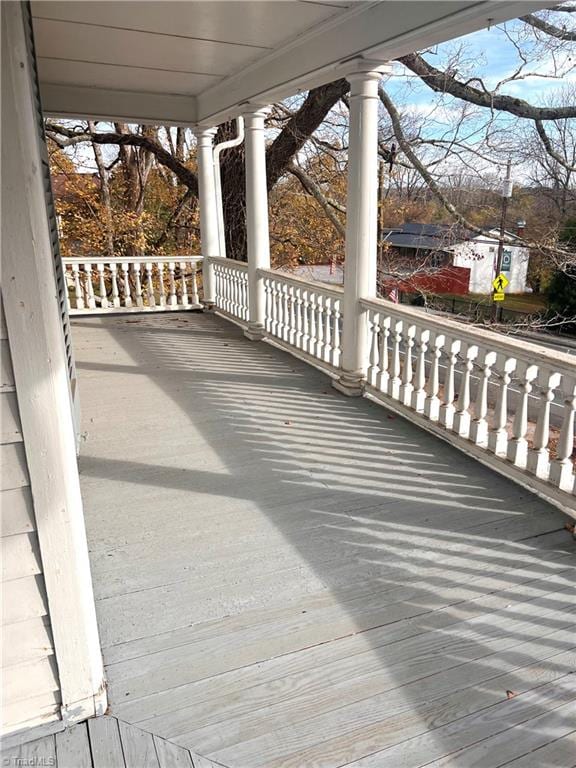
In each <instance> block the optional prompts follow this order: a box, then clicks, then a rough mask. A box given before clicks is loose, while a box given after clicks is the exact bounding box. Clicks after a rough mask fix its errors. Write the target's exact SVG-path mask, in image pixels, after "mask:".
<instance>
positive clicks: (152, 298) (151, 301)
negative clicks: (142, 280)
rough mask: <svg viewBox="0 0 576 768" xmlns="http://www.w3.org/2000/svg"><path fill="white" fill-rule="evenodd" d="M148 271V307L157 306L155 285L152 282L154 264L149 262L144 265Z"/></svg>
mask: <svg viewBox="0 0 576 768" xmlns="http://www.w3.org/2000/svg"><path fill="white" fill-rule="evenodd" d="M144 269H145V270H146V296H147V297H148V306H149V307H155V306H156V298H155V296H154V283H153V282H152V262H151V261H147V262H146V263H145V265H144Z"/></svg>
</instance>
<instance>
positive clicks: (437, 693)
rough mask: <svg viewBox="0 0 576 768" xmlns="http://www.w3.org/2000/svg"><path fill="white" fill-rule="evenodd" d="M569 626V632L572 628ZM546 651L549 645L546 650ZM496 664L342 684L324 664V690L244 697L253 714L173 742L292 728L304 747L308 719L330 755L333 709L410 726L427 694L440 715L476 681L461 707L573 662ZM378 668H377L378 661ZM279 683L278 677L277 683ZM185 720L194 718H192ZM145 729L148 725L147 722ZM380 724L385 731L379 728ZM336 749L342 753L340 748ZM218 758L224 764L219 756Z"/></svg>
mask: <svg viewBox="0 0 576 768" xmlns="http://www.w3.org/2000/svg"><path fill="white" fill-rule="evenodd" d="M570 631H574V628H571V629H570ZM564 638H565V639H567V633H566V632H564ZM550 652H551V649H550V650H549V651H548V653H550ZM494 661H495V662H496V665H495V666H493V660H492V659H491V658H487V659H486V658H484V659H482V661H481V662H480V663H478V662H477V663H468V664H464V665H461V666H456V667H451V668H450V669H448V670H447V671H443V672H441V673H436V674H432V675H430V676H425V677H422V678H421V679H417V680H413V681H405V679H404V678H403V675H402V670H401V669H399V668H397V667H392V669H386V668H381V669H380V670H379V671H375V672H373V673H370V672H369V671H368V670H363V669H357V670H354V669H352V670H351V671H350V673H349V677H348V678H346V679H344V680H342V681H340V680H339V679H338V678H336V679H334V678H333V677H332V675H331V672H330V670H329V669H326V670H325V672H326V675H327V678H328V680H333V681H334V682H333V685H332V686H330V687H322V686H321V685H319V684H318V683H317V678H316V677H315V676H310V678H311V679H310V682H309V685H308V687H307V689H305V691H304V693H303V694H301V695H299V696H296V697H287V698H286V699H284V700H282V699H281V698H280V697H279V696H278V695H276V696H274V700H272V699H271V700H270V703H269V704H268V706H265V705H264V706H262V707H259V706H258V703H257V702H255V701H253V699H252V697H251V696H249V695H248V696H246V699H247V700H248V701H250V702H251V703H252V706H253V709H252V711H251V712H249V713H246V714H244V715H239V716H238V715H237V716H235V717H234V718H233V722H232V721H231V720H225V719H224V717H222V719H221V720H220V721H218V722H213V723H212V724H211V725H209V726H206V727H204V728H201V727H196V726H195V725H194V726H193V729H192V730H191V731H190V732H188V733H182V734H177V735H175V736H174V738H175V739H176V741H178V742H179V743H183V744H194V746H195V747H196V748H197V749H199V750H200V751H201V752H204V753H206V754H211V753H213V752H215V751H216V750H222V749H223V748H224V747H227V748H228V754H229V753H230V751H231V750H230V748H231V747H233V746H234V745H235V744H236V743H238V742H240V741H248V740H250V739H256V738H260V737H263V738H264V739H266V738H267V737H268V736H269V735H270V734H276V735H277V738H278V741H280V740H281V734H287V733H288V726H290V727H291V728H292V729H294V732H295V733H297V734H298V738H299V739H300V741H301V743H302V744H303V745H304V744H305V741H306V739H308V738H312V740H314V738H317V736H314V734H311V730H310V729H309V728H308V726H307V723H306V721H307V720H308V719H309V720H311V724H312V727H314V725H315V726H317V731H316V733H317V734H318V733H322V734H323V738H322V741H325V742H327V743H326V748H327V750H328V751H330V753H332V754H333V753H334V752H335V748H334V747H331V745H330V743H329V742H330V741H331V739H335V741H336V743H338V742H339V741H340V734H339V728H338V727H336V723H337V722H338V721H339V714H342V713H345V714H346V717H347V720H348V722H350V723H352V724H354V723H355V724H360V723H361V724H363V725H364V724H366V725H368V719H369V717H370V716H369V714H368V715H367V714H366V713H365V712H364V705H363V703H362V702H366V704H367V705H369V706H371V707H372V708H373V712H374V713H375V714H374V717H375V719H376V720H377V721H378V722H379V721H380V718H381V714H380V713H382V712H384V711H385V712H386V713H387V715H388V714H390V715H392V714H394V715H396V714H398V713H400V712H406V713H407V723H406V726H407V727H408V719H409V715H410V713H411V712H412V711H414V712H417V713H418V714H419V715H421V716H422V717H424V715H425V710H426V706H425V705H426V703H427V702H428V701H432V700H433V699H435V700H437V702H438V704H437V706H438V712H440V711H441V708H442V701H441V699H442V698H443V697H444V698H445V697H450V696H452V695H453V694H456V693H458V692H460V691H466V690H468V691H469V692H470V693H471V691H470V689H471V688H473V686H474V685H478V684H479V683H482V686H481V690H476V689H473V690H474V696H469V698H470V701H469V702H468V701H466V702H465V704H464V708H467V707H468V706H473V707H475V708H476V707H477V708H480V706H481V705H482V703H483V702H485V701H486V700H489V699H490V697H493V696H495V697H496V698H498V697H501V696H502V690H506V687H504V688H502V686H509V688H508V689H513V690H515V691H520V690H522V689H523V687H525V686H526V685H528V686H534V685H536V684H537V683H540V684H541V683H543V682H546V681H548V680H550V679H555V678H558V677H561V676H562V675H564V674H567V673H568V672H569V671H570V670H571V669H574V667H575V666H576V659H575V658H574V652H573V651H572V650H571V651H569V652H566V653H559V654H555V655H553V656H551V657H550V658H548V659H546V660H540V659H536V658H532V659H530V658H529V657H525V656H524V655H523V653H522V647H520V648H519V649H518V660H517V661H516V665H515V664H514V663H513V662H511V661H510V659H509V654H508V659H507V660H506V659H502V658H501V660H500V661H501V664H500V669H498V659H495V660H494ZM506 662H507V663H506ZM522 662H524V664H522ZM381 667H383V665H382V664H381ZM283 682H284V681H278V687H280V685H281V684H282V683H283ZM288 682H289V681H286V683H288ZM270 688H272V686H270ZM464 698H465V697H464ZM180 714H181V713H180V712H178V713H174V715H175V716H176V717H178V716H179V715H180ZM222 714H224V713H222ZM189 722H191V723H194V721H193V720H192V719H190V720H189ZM146 727H151V726H150V725H149V724H146ZM154 727H155V726H154ZM382 729H383V730H384V729H385V725H383V726H382ZM357 733H358V734H359V733H360V731H359V730H358V731H357ZM358 741H360V736H359V735H358ZM342 750H343V753H344V747H342ZM224 762H226V760H225V759H224Z"/></svg>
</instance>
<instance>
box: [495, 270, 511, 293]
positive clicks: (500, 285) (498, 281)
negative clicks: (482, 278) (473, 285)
mask: <svg viewBox="0 0 576 768" xmlns="http://www.w3.org/2000/svg"><path fill="white" fill-rule="evenodd" d="M509 282H510V281H509V280H508V278H507V277H506V275H505V274H504V272H500V274H499V275H496V277H495V278H494V280H493V281H492V287H493V288H494V290H495V291H496V293H502V291H503V290H504V288H506V286H507V285H508V283H509Z"/></svg>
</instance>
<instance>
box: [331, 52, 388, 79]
mask: <svg viewBox="0 0 576 768" xmlns="http://www.w3.org/2000/svg"><path fill="white" fill-rule="evenodd" d="M339 69H340V70H341V72H342V74H343V75H344V77H345V78H346V80H348V82H350V83H351V82H352V81H358V80H360V81H366V80H380V78H381V77H382V75H389V74H391V73H392V62H389V61H382V60H381V59H365V58H363V57H362V56H357V57H356V58H354V59H348V61H343V62H341V63H340V65H339Z"/></svg>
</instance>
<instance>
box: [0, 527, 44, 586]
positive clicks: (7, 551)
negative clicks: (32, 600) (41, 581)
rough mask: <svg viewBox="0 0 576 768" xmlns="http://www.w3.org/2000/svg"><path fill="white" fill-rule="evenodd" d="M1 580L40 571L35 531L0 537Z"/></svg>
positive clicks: (20, 577)
mask: <svg viewBox="0 0 576 768" xmlns="http://www.w3.org/2000/svg"><path fill="white" fill-rule="evenodd" d="M1 549H2V570H1V579H2V581H3V582H6V581H10V580H11V579H22V578H24V577H26V576H34V575H35V574H38V573H41V572H42V564H41V562H40V550H39V547H38V537H37V535H36V533H34V532H33V533H18V534H16V535H15V536H4V537H3V538H2V539H1Z"/></svg>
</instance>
